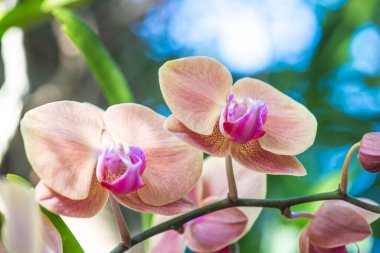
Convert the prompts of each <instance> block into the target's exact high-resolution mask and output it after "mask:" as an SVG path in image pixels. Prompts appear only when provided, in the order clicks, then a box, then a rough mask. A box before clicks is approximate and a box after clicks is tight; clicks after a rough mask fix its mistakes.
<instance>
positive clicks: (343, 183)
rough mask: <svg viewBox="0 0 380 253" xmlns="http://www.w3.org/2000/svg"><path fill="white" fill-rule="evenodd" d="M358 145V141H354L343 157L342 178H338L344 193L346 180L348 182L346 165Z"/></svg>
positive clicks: (345, 192)
mask: <svg viewBox="0 0 380 253" xmlns="http://www.w3.org/2000/svg"><path fill="white" fill-rule="evenodd" d="M359 147H360V142H357V143H355V144H354V145H352V147H351V148H350V150H348V152H347V155H346V158H345V159H344V163H343V167H342V178H341V180H340V186H339V189H340V191H341V192H342V193H343V194H344V195H346V194H347V182H348V167H349V165H350V162H351V158H352V156H353V154H354V153H355V151H356V150H357V149H358V148H359Z"/></svg>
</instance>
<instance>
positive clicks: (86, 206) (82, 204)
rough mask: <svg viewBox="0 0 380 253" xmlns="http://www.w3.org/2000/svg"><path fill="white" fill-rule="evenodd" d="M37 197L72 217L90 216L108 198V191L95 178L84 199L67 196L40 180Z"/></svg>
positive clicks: (54, 209) (61, 213)
mask: <svg viewBox="0 0 380 253" xmlns="http://www.w3.org/2000/svg"><path fill="white" fill-rule="evenodd" d="M36 199H37V201H38V202H40V204H41V205H42V206H44V207H46V208H47V209H49V210H50V211H52V212H54V213H57V214H60V215H65V216H71V217H79V218H88V217H92V216H94V215H95V214H97V213H98V212H99V211H100V209H102V208H103V207H104V205H105V204H106V202H107V199H108V192H107V191H106V190H104V189H103V188H102V187H101V186H100V185H99V183H98V182H97V181H96V180H95V179H94V180H93V183H92V186H91V188H90V192H89V195H88V197H87V198H86V199H83V200H73V199H69V198H66V197H64V196H62V195H60V194H59V193H57V192H55V191H54V190H52V189H50V188H49V187H48V186H46V185H45V183H44V182H42V181H40V182H39V183H38V185H37V186H36Z"/></svg>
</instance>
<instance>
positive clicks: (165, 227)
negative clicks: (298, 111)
mask: <svg viewBox="0 0 380 253" xmlns="http://www.w3.org/2000/svg"><path fill="white" fill-rule="evenodd" d="M330 199H340V200H343V201H346V202H348V203H351V204H353V205H355V206H358V207H361V208H363V209H365V210H368V211H372V212H374V213H378V214H380V206H378V205H372V204H368V203H366V202H363V201H361V200H359V199H356V198H354V197H351V196H349V195H344V194H342V193H341V192H340V191H333V192H324V193H318V194H313V195H308V196H302V197H296V198H288V199H241V198H238V199H237V200H236V202H235V203H233V202H231V200H230V199H229V198H225V199H223V200H220V201H218V202H214V203H212V204H209V205H207V206H203V207H200V208H198V209H195V210H192V211H190V212H187V213H185V214H181V215H179V216H176V217H174V218H172V219H170V220H168V221H165V222H163V223H160V224H158V225H156V226H154V227H151V228H149V229H147V230H145V231H143V232H141V233H139V234H137V235H135V236H133V237H132V239H131V246H134V245H136V244H138V243H140V242H143V241H145V240H147V239H148V238H151V237H152V236H155V235H157V234H160V233H162V232H165V231H169V230H172V229H173V228H176V227H179V226H181V225H183V224H185V223H186V222H188V221H190V220H193V219H195V218H198V217H200V216H203V215H205V214H208V213H212V212H215V211H218V210H222V209H226V208H230V207H237V206H246V207H248V206H250V207H266V208H276V209H279V210H285V209H286V208H288V207H291V206H295V205H299V204H303V203H309V202H314V201H321V200H330ZM128 249H129V247H125V246H124V245H123V244H119V245H117V246H116V247H115V248H114V249H113V250H111V252H110V253H120V252H125V251H127V250H128Z"/></svg>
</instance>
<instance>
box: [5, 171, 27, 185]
mask: <svg viewBox="0 0 380 253" xmlns="http://www.w3.org/2000/svg"><path fill="white" fill-rule="evenodd" d="M6 179H7V181H12V182H18V183H20V184H23V185H26V186H28V187H33V186H32V184H31V183H30V182H29V181H28V180H26V179H25V178H23V177H21V176H19V175H16V174H10V173H8V174H7V176H6Z"/></svg>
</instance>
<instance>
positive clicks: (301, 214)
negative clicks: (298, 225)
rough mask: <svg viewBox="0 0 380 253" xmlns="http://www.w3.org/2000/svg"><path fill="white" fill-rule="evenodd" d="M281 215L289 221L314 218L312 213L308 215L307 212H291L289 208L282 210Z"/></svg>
mask: <svg viewBox="0 0 380 253" xmlns="http://www.w3.org/2000/svg"><path fill="white" fill-rule="evenodd" d="M282 214H283V215H284V216H285V217H286V218H288V219H291V220H295V219H300V218H307V219H312V218H314V214H312V213H309V212H292V210H290V207H287V208H285V209H284V210H282Z"/></svg>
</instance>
